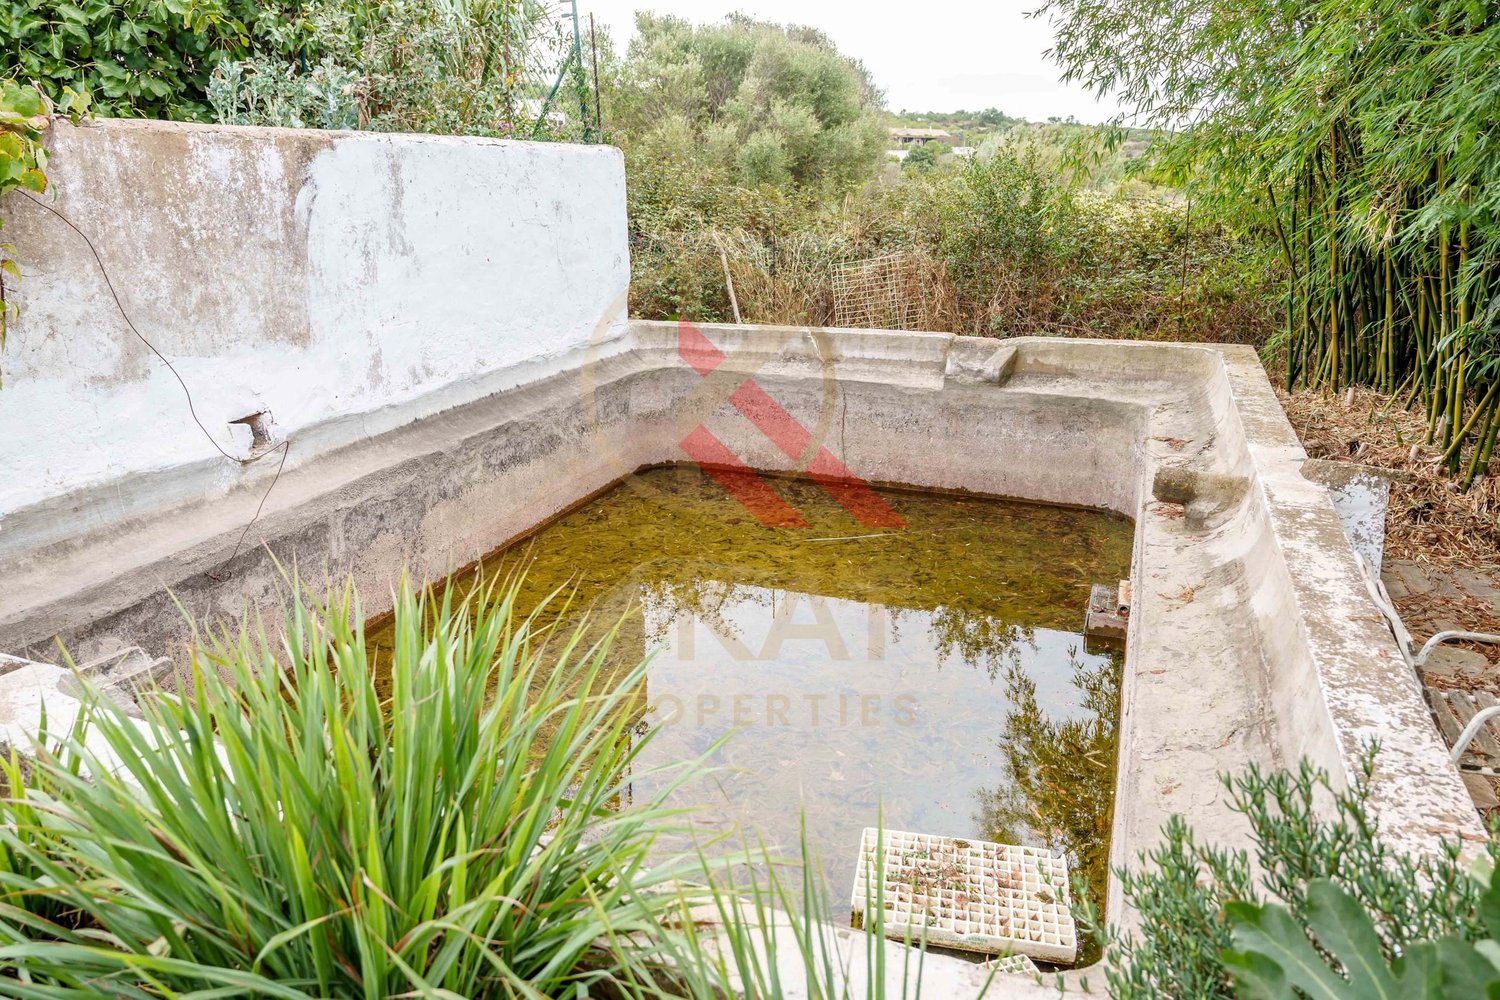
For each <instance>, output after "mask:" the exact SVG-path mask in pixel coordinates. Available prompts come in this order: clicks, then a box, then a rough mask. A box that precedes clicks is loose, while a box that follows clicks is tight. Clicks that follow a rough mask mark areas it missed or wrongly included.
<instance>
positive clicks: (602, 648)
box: [0, 588, 691, 997]
mask: <svg viewBox="0 0 1500 1000" xmlns="http://www.w3.org/2000/svg"><path fill="white" fill-rule="evenodd" d="M395 617H396V626H395V643H394V648H393V650H392V652H391V654H390V661H391V662H390V663H389V672H390V677H391V684H392V688H391V696H390V699H389V703H388V704H382V703H381V701H380V700H379V698H378V697H377V694H376V686H375V682H374V679H373V675H372V671H371V663H370V659H369V656H368V655H367V651H366V647H365V641H364V635H363V628H362V625H361V622H362V620H363V615H362V613H361V610H360V606H359V601H358V598H357V597H355V596H354V595H353V594H352V593H351V592H347V591H346V592H345V593H344V594H343V595H341V596H338V597H335V598H333V599H331V600H329V601H327V602H318V601H314V600H312V599H310V598H308V597H306V596H302V597H299V598H297V599H296V600H295V602H294V603H293V605H292V608H291V610H290V612H289V614H288V617H287V619H286V623H285V638H284V640H280V641H277V640H273V639H272V638H269V637H268V636H267V635H265V634H256V635H251V634H250V633H248V632H241V633H240V634H238V635H229V636H219V637H208V636H205V637H203V639H202V642H201V644H200V646H199V649H198V652H197V653H196V654H195V656H194V659H193V662H192V672H191V673H192V677H191V686H190V689H189V690H188V691H187V692H186V695H187V696H186V697H169V696H161V697H158V698H155V699H153V700H151V701H149V702H148V704H147V705H146V707H145V713H144V714H145V719H144V721H140V720H132V719H131V718H129V717H128V716H126V715H125V714H124V713H123V712H122V711H121V710H119V709H117V708H115V707H112V706H111V705H110V704H108V703H107V702H104V701H102V700H101V701H100V702H99V703H98V704H97V705H95V706H94V707H93V711H92V718H91V720H90V722H89V725H90V726H91V727H92V730H93V734H92V738H91V739H90V740H89V741H88V742H87V744H85V742H84V741H83V740H82V738H81V736H80V734H77V733H74V734H65V735H62V736H61V737H55V738H56V740H57V743H56V745H57V746H58V747H60V748H61V752H43V753H42V754H41V755H40V757H39V759H38V761H37V764H36V768H35V771H36V773H35V774H34V775H33V776H32V785H31V788H30V790H29V791H27V792H26V793H25V794H23V795H20V796H19V797H18V798H16V799H13V800H11V801H10V802H9V804H8V805H7V807H6V816H5V819H6V824H5V828H4V829H3V830H0V847H3V851H0V860H3V862H4V865H3V870H0V882H3V897H0V898H3V903H0V941H3V944H0V970H3V973H0V975H3V979H0V992H5V993H7V994H11V995H36V996H61V995H81V994H83V993H89V994H93V995H98V994H99V993H107V994H110V995H115V996H147V995H151V996H159V995H169V994H173V993H191V992H194V991H198V992H200V993H207V992H210V991H226V992H221V993H219V994H218V995H228V994H229V993H234V994H244V993H255V994H262V995H267V996H281V997H304V996H365V997H385V996H396V995H409V996H417V995H424V996H435V995H444V996H530V997H543V996H558V995H563V994H564V993H566V994H567V995H570V996H571V995H575V993H576V991H578V990H587V989H593V990H595V995H597V994H598V992H599V991H600V990H601V989H603V988H604V987H606V986H612V987H613V988H614V989H616V990H617V991H618V992H619V993H621V994H624V995H639V994H640V993H642V991H643V990H645V989H646V986H645V985H643V984H648V983H650V982H651V981H652V975H653V974H652V973H651V972H650V971H649V970H648V969H647V968H646V961H645V959H644V958H642V957H640V956H641V955H643V954H645V953H644V952H640V951H637V950H628V949H627V950H619V951H611V950H609V949H607V948H603V949H601V947H600V944H599V942H601V941H607V940H609V939H610V938H612V937H613V938H619V937H620V936H622V935H625V936H628V935H631V934H635V933H642V934H647V935H654V934H656V933H657V932H658V929H659V927H660V924H661V918H662V916H663V915H664V914H667V913H669V912H671V911H672V910H673V909H674V908H675V907H676V906H677V905H679V904H678V895H677V894H676V893H673V892H664V891H660V890H662V889H663V888H664V887H666V886H667V884H668V882H669V880H670V879H671V878H672V877H673V876H674V874H675V873H674V872H673V871H672V870H671V869H669V868H667V867H658V866H653V864H652V861H651V859H650V858H649V854H650V852H651V849H652V846H653V844H654V842H655V840H656V838H657V836H658V834H659V833H660V831H661V830H662V829H663V828H664V826H667V825H669V824H670V823H671V822H672V820H673V813H672V811H671V810H669V809H667V808H666V807H665V805H664V804H663V800H664V798H665V796H666V795H667V794H668V793H669V792H670V790H671V789H672V787H673V782H672V781H667V782H665V783H664V785H665V786H666V787H665V789H664V791H663V792H661V793H659V794H658V795H656V796H654V797H653V798H652V799H650V800H649V801H645V802H634V803H631V802H630V801H629V796H628V795H625V794H624V793H625V792H626V790H627V787H628V785H629V782H630V779H631V774H632V768H633V767H634V766H635V760H636V756H637V754H638V753H639V750H640V747H641V745H642V743H641V742H640V741H632V740H631V739H629V738H628V737H627V730H628V727H630V726H631V725H633V724H634V721H635V718H634V716H635V715H636V714H637V713H638V709H639V707H640V706H639V702H638V686H639V684H640V682H641V679H642V677H643V673H642V668H640V667H636V668H634V669H630V670H625V671H624V672H623V674H621V675H619V676H608V671H607V669H606V658H607V654H608V652H609V639H605V640H603V641H601V642H599V643H597V644H595V645H592V646H589V647H584V646H583V645H582V644H581V642H580V640H579V634H578V633H575V634H572V635H569V634H563V633H559V634H546V632H545V630H542V629H540V628H538V627H537V626H536V620H537V619H536V613H535V612H530V613H528V614H522V612H521V611H520V610H519V609H517V608H516V606H515V604H514V591H509V592H506V591H500V592H498V593H497V592H495V591H494V589H493V588H487V589H486V590H485V591H483V592H481V593H480V594H479V595H477V597H476V598H475V599H470V600H464V601H455V600H454V599H453V598H452V597H451V596H450V595H444V596H442V597H433V596H427V595H417V594H415V593H414V592H413V591H412V590H410V589H403V590H402V591H401V593H400V594H399V596H398V599H397V605H396V616H395ZM96 746H107V748H108V752H107V754H106V753H105V752H103V751H100V752H99V754H98V755H96V753H95V752H94V751H93V750H91V749H90V748H91V747H96ZM111 758H113V759H111ZM690 770H691V769H690V768H685V769H684V770H683V773H684V774H686V773H687V772H688V771H690ZM17 777H19V776H17ZM576 995H584V994H582V993H576Z"/></svg>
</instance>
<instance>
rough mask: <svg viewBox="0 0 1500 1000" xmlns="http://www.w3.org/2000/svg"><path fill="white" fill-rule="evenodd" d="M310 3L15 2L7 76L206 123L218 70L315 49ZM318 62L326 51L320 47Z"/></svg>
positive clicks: (4, 28) (53, 94) (103, 103)
mask: <svg viewBox="0 0 1500 1000" xmlns="http://www.w3.org/2000/svg"><path fill="white" fill-rule="evenodd" d="M300 7H301V5H300V4H297V3H292V2H285V3H277V2H271V3H266V2H261V0H95V2H89V3H70V2H66V0H12V2H9V3H6V4H0V38H4V39H5V45H4V48H3V49H0V75H11V76H14V77H16V78H17V79H23V80H34V81H36V83H37V85H38V86H39V87H40V88H41V89H42V91H43V93H45V94H46V95H47V96H48V97H49V98H51V99H52V100H53V101H54V102H57V103H58V104H59V105H61V104H62V103H63V101H64V97H65V95H66V94H67V92H69V91H71V92H73V93H75V94H84V93H87V94H92V95H93V99H94V103H95V105H96V110H97V111H98V113H99V114H102V115H107V116H112V117H121V118H135V117H140V118H173V119H179V120H187V121H206V120H209V118H210V108H209V105H208V100H207V89H208V81H209V75H210V74H211V73H212V71H213V68H214V67H215V66H217V65H218V64H219V63H220V62H223V61H226V60H234V59H239V58H244V57H245V56H246V55H248V54H249V52H250V50H251V48H252V47H259V48H261V49H273V48H274V49H275V51H277V52H279V53H282V54H284V55H286V56H288V57H291V56H293V55H295V54H297V53H299V52H301V53H303V54H304V55H307V54H309V53H308V51H307V48H306V41H307V40H306V38H305V37H304V33H303V28H304V21H303V20H302V18H301V17H300V16H299V9H300ZM311 55H312V56H313V57H314V58H316V56H317V53H311Z"/></svg>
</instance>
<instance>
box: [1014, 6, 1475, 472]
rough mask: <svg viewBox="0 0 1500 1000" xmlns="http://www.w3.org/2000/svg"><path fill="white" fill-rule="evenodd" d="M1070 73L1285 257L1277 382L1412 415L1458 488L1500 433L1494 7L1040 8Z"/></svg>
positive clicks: (1198, 190)
mask: <svg viewBox="0 0 1500 1000" xmlns="http://www.w3.org/2000/svg"><path fill="white" fill-rule="evenodd" d="M1042 10H1043V11H1044V12H1046V13H1048V14H1049V15H1051V17H1052V18H1053V20H1054V23H1055V25H1056V28H1057V46H1056V50H1055V55H1056V56H1057V57H1058V59H1059V60H1060V62H1061V63H1062V65H1063V66H1064V67H1065V69H1066V72H1067V75H1068V76H1069V77H1071V78H1073V79H1077V80H1079V81H1081V82H1083V83H1085V84H1087V85H1089V86H1090V87H1092V88H1094V89H1096V90H1098V91H1101V92H1113V93H1115V94H1117V95H1119V96H1120V98H1121V99H1122V100H1123V102H1124V103H1125V104H1126V105H1127V106H1130V107H1132V108H1133V109H1134V111H1135V116H1134V118H1133V119H1132V122H1131V123H1132V124H1135V125H1146V126H1152V127H1156V128H1160V129H1163V130H1168V131H1170V133H1171V134H1170V135H1166V134H1165V133H1164V137H1163V139H1162V140H1161V141H1160V142H1158V143H1157V144H1156V146H1155V150H1154V152H1155V156H1154V162H1155V163H1156V164H1157V166H1158V167H1159V168H1160V169H1163V170H1166V171H1167V172H1169V173H1172V174H1175V175H1176V176H1179V177H1182V178H1184V180H1185V183H1186V184H1187V186H1188V190H1189V191H1190V192H1191V193H1192V194H1193V196H1194V197H1195V198H1196V199H1197V203H1198V204H1199V205H1201V206H1202V207H1203V209H1206V210H1211V211H1213V212H1215V213H1216V214H1221V215H1228V216H1231V217H1239V218H1245V219H1249V220H1253V221H1254V222H1255V223H1256V224H1258V225H1259V226H1261V227H1262V228H1263V229H1264V230H1265V231H1266V232H1267V233H1269V234H1270V236H1271V238H1272V239H1273V240H1274V242H1275V244H1276V245H1277V246H1278V247H1279V249H1280V253H1281V255H1282V257H1283V258H1284V262H1285V266H1286V273H1287V278H1286V284H1285V302H1284V305H1285V309H1284V315H1285V330H1284V334H1283V336H1282V339H1281V344H1282V346H1283V348H1284V354H1285V358H1286V362H1287V379H1288V385H1289V386H1293V385H1296V384H1299V383H1300V384H1302V385H1306V386H1310V387H1313V388H1325V389H1329V390H1335V391H1336V390H1339V389H1341V388H1343V387H1345V386H1349V385H1366V386H1372V387H1374V388H1377V389H1380V390H1382V391H1384V392H1387V393H1393V394H1400V395H1401V397H1402V399H1403V400H1404V401H1405V402H1407V403H1408V404H1409V405H1413V406H1419V407H1421V408H1423V409H1424V410H1425V413H1426V416H1427V434H1426V437H1427V444H1428V445H1430V446H1433V448H1434V449H1435V451H1436V453H1437V456H1438V461H1439V463H1440V464H1442V465H1444V466H1446V467H1447V468H1448V469H1449V470H1450V471H1452V472H1453V473H1455V474H1457V475H1459V476H1461V477H1462V483H1463V485H1464V486H1465V487H1467V486H1469V485H1472V483H1473V482H1474V480H1475V479H1476V478H1477V477H1478V476H1480V475H1482V474H1484V473H1485V471H1486V470H1487V468H1488V466H1489V464H1490V460H1491V459H1492V458H1493V457H1494V451H1495V443H1496V438H1497V436H1500V100H1497V99H1496V96H1495V95H1496V94H1497V93H1500V7H1497V6H1496V5H1495V4H1493V3H1472V2H1468V0H1417V2H1415V3H1413V2H1410V0H1399V2H1398V0H1354V2H1345V0H1340V2H1327V0H1325V2H1316V3H1284V2H1280V0H1253V2H1233V3H1230V2H1222V0H1211V2H1207V3H1200V4H1190V5H1184V4H1180V3H1175V2H1171V0H1148V2H1140V0H1049V2H1048V3H1046V4H1044V5H1043V8H1042Z"/></svg>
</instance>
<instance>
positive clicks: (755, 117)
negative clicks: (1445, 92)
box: [605, 17, 1275, 342]
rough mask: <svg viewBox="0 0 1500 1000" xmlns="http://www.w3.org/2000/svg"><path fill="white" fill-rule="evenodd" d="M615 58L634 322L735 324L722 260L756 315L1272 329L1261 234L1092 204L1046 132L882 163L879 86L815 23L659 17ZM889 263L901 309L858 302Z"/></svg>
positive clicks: (1174, 329) (1164, 211)
mask: <svg viewBox="0 0 1500 1000" xmlns="http://www.w3.org/2000/svg"><path fill="white" fill-rule="evenodd" d="M610 65H611V66H612V67H613V68H612V73H611V77H612V81H613V82H612V85H611V87H610V95H611V96H610V97H609V98H607V99H606V102H605V104H606V107H607V108H608V109H609V111H610V117H611V120H612V121H613V123H614V124H615V125H616V126H617V127H618V129H619V130H620V135H621V143H622V145H623V146H624V149H625V156H626V165H627V170H628V173H629V181H630V183H629V199H630V221H631V235H632V268H633V276H632V277H633V280H632V287H631V310H632V312H633V313H635V314H636V315H640V316H643V317H647V318H669V317H672V316H678V315H680V316H686V317H690V318H693V319H696V320H705V321H711V320H730V319H732V318H733V317H732V311H731V309H730V302H729V294H728V290H727V282H726V275H725V263H726V261H727V264H728V268H729V272H730V276H731V277H732V279H733V281H734V285H735V290H736V292H737V295H738V298H739V305H740V311H741V315H742V318H743V319H744V320H745V321H746V322H783V323H805V324H819V325H830V324H835V323H844V324H848V325H861V326H893V327H904V328H908V329H934V330H952V331H955V332H961V333H971V334H983V335H994V334H1052V335H1086V336H1126V337H1129V336H1144V337H1170V338H1183V337H1187V338H1191V339H1207V340H1230V341H1240V342H1258V341H1259V340H1261V339H1262V338H1263V337H1264V336H1265V335H1266V334H1267V333H1268V332H1269V330H1270V329H1271V326H1272V323H1273V317H1272V314H1271V310H1270V308H1268V303H1269V301H1270V298H1271V289H1272V287H1273V282H1274V280H1275V274H1274V271H1273V269H1272V268H1271V266H1270V263H1269V259H1268V256H1267V254H1266V253H1265V249H1264V245H1263V244H1262V243H1261V242H1259V241H1258V240H1256V239H1254V238H1251V237H1250V236H1249V235H1247V234H1246V233H1245V232H1244V231H1241V230H1238V229H1235V228H1234V227H1231V226H1228V225H1225V224H1222V223H1219V222H1215V221H1213V220H1212V219H1208V218H1206V217H1203V216H1200V217H1198V218H1197V219H1190V218H1189V216H1188V214H1187V212H1186V210H1185V208H1184V207H1183V206H1182V205H1180V204H1178V203H1175V202H1173V201H1172V200H1171V199H1169V198H1168V199H1158V200H1149V201H1139V200H1137V201H1127V200H1124V199H1123V198H1119V197H1114V196H1112V195H1113V193H1112V192H1107V191H1104V190H1098V189H1095V190H1090V191H1087V192H1083V193H1078V194H1076V196H1075V192H1074V191H1073V190H1072V188H1071V187H1070V185H1069V184H1068V183H1067V181H1068V177H1067V175H1066V174H1065V172H1063V171H1060V170H1059V169H1057V163H1058V160H1059V159H1060V154H1059V153H1057V152H1056V150H1057V149H1058V147H1060V145H1061V143H1062V141H1063V140H1061V139H1059V138H1057V137H1055V136H1053V135H1052V133H1051V132H1045V133H1044V132H1041V131H1039V130H1029V129H1019V130H1018V129H1017V127H1016V126H1015V125H1014V123H1011V126H1010V128H1011V133H1008V134H1012V133H1013V135H1012V138H1011V139H1010V140H1009V141H1005V142H995V143H990V144H987V146H986V148H985V149H984V151H983V152H982V154H981V155H980V156H978V157H976V158H975V159H974V160H972V161H969V162H968V163H965V164H961V165H960V164H951V163H949V164H943V165H939V164H936V163H934V164H931V165H929V166H928V167H925V168H923V169H912V170H908V171H905V172H902V171H900V170H895V169H894V168H887V167H886V166H885V162H886V160H887V154H886V152H885V147H886V145H887V144H888V141H887V138H886V136H885V135H884V133H883V130H882V129H881V128H880V127H879V123H880V121H881V115H880V112H879V101H880V97H879V94H878V92H876V91H875V90H874V88H873V86H872V85H871V84H870V81H869V79H868V77H867V74H866V73H865V72H864V70H863V68H862V67H861V66H860V65H859V64H858V63H856V62H853V61H851V60H849V59H847V58H845V57H842V56H840V55H838V54H837V52H836V51H835V50H834V49H833V47H832V45H831V44H830V43H828V42H827V40H826V39H823V38H822V37H821V36H819V35H816V33H813V32H809V31H807V30H806V29H799V28H791V27H781V26H774V25H765V24H759V23H756V22H752V21H748V20H746V19H744V18H733V19H731V20H730V21H728V22H726V23H724V24H721V25H715V26H709V27H698V28H694V27H690V26H688V25H686V24H684V23H683V22H680V21H677V20H674V19H656V18H650V17H643V18H642V19H641V35H640V36H639V37H638V38H637V39H635V40H634V41H633V42H632V44H631V46H630V49H629V52H628V53H627V54H626V56H625V57H624V59H623V60H622V61H616V60H611V61H610ZM799 101H800V102H801V103H800V104H799V103H798V102H799ZM830 108H831V109H836V110H837V113H836V114H832V113H828V112H826V111H825V109H830ZM662 111H665V113H664V114H663V113H662ZM820 116H821V117H820ZM1045 128H1048V129H1051V128H1052V126H1046V127H1045ZM1058 128H1072V129H1075V130H1076V128H1077V127H1076V126H1058ZM1070 138H1071V135H1070ZM768 151H769V152H768ZM914 155H918V156H919V158H920V154H914ZM872 261H881V262H882V263H880V264H878V265H876V267H877V268H878V269H883V270H882V271H881V274H880V276H879V278H878V281H877V283H878V284H880V285H881V289H882V293H883V297H884V298H885V299H887V300H893V301H894V300H901V301H903V302H904V305H903V307H902V309H901V310H899V311H897V312H892V311H890V310H886V311H884V312H877V313H870V312H868V311H864V312H861V311H860V310H859V309H858V308H852V309H851V308H849V306H850V305H851V304H854V305H856V306H857V303H854V301H853V300H854V299H855V298H856V296H852V295H850V294H849V293H848V292H847V284H848V279H849V278H851V277H853V278H855V279H856V281H858V280H860V278H861V275H860V268H861V266H862V265H865V264H868V263H869V262H872ZM866 277H868V276H866ZM866 283H868V282H866Z"/></svg>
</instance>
